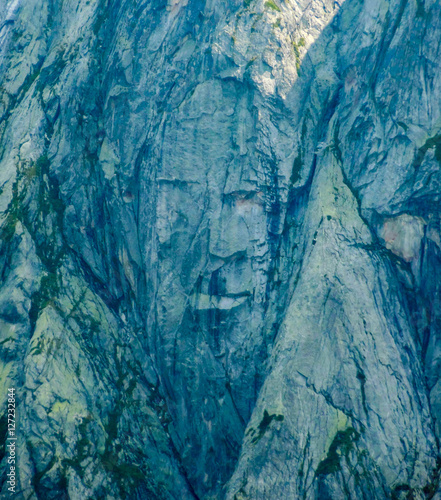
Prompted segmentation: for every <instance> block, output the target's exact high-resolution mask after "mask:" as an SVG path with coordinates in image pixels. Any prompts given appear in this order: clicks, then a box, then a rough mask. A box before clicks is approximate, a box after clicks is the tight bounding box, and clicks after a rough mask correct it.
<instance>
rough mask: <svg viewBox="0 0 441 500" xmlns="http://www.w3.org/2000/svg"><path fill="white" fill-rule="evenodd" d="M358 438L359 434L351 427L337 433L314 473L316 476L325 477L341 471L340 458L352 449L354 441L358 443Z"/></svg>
mask: <svg viewBox="0 0 441 500" xmlns="http://www.w3.org/2000/svg"><path fill="white" fill-rule="evenodd" d="M359 438H360V434H359V433H358V432H357V431H356V430H355V429H354V428H353V427H348V428H347V429H345V430H344V431H338V432H337V434H336V435H335V438H334V440H333V441H332V443H331V446H330V447H329V450H328V454H327V456H326V458H325V459H324V460H322V461H321V462H320V463H319V465H318V467H317V470H316V471H315V474H316V476H327V475H328V474H334V473H335V472H338V471H339V470H341V463H340V460H341V457H342V456H344V457H347V456H348V454H349V452H350V451H351V450H352V449H353V448H354V441H358V439H359Z"/></svg>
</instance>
